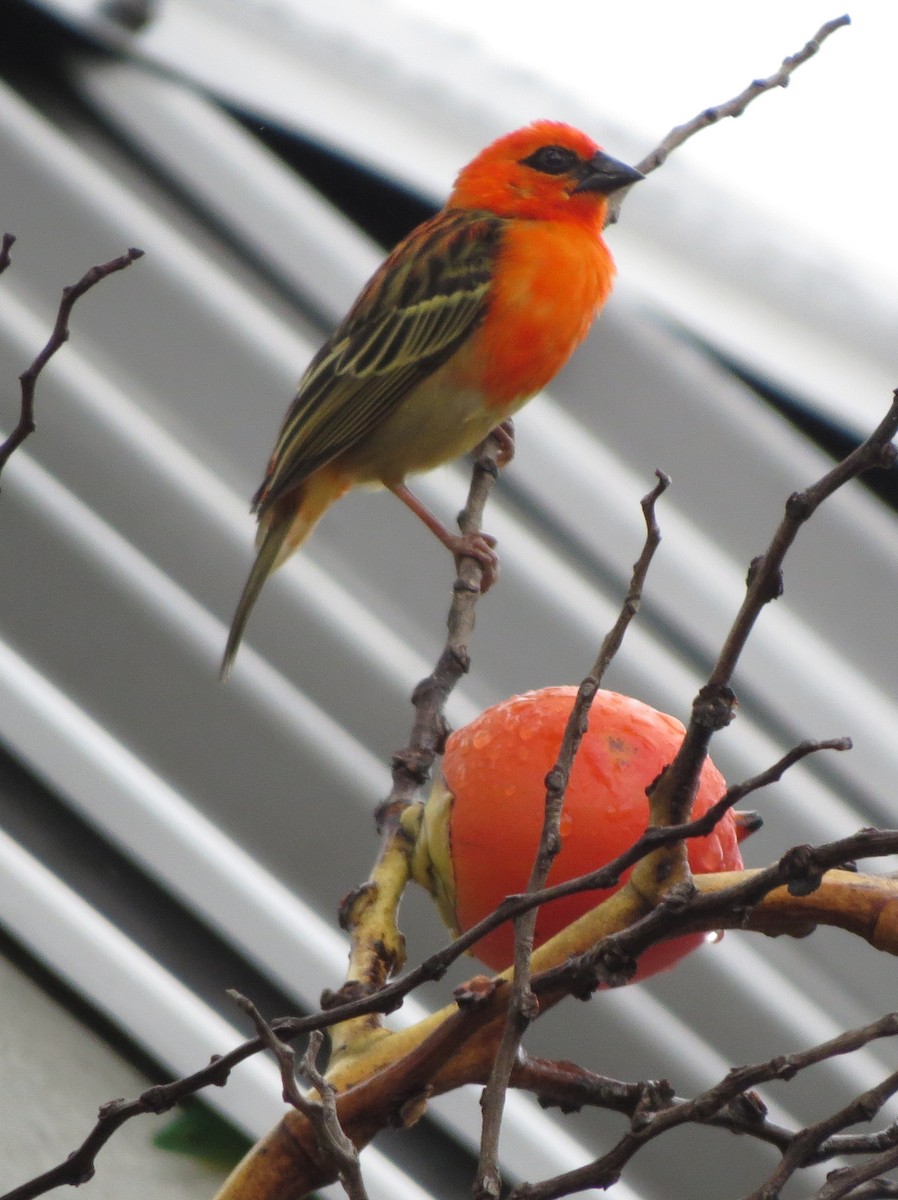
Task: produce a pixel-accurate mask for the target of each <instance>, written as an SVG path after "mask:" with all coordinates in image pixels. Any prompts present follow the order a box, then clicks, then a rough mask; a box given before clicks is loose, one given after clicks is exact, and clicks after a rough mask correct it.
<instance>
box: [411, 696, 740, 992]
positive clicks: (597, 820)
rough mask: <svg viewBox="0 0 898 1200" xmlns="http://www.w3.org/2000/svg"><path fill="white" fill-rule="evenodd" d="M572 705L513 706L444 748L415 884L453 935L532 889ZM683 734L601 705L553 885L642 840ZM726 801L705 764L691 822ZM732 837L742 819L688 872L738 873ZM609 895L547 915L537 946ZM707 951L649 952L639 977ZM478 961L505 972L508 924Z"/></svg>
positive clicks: (611, 704) (523, 699)
mask: <svg viewBox="0 0 898 1200" xmlns="http://www.w3.org/2000/svg"><path fill="white" fill-rule="evenodd" d="M575 695H576V688H573V687H550V688H543V689H542V690H541V691H537V692H527V693H526V694H525V695H523V696H513V697H512V698H511V699H510V700H506V701H504V702H503V703H501V704H497V705H495V707H493V708H490V709H487V711H486V712H484V713H482V714H481V715H480V716H479V717H477V719H476V720H474V721H472V722H471V724H470V725H467V726H465V728H464V729H459V730H458V731H457V732H456V733H454V734H453V735H452V736H451V737H450V738H449V740H448V742H447V744H446V752H445V755H444V758H443V763H442V779H438V780H437V781H436V783H435V784H434V789H433V792H432V794H431V797H430V799H429V800H428V803H427V805H426V808H425V816H424V827H423V831H422V835H421V837H422V842H421V847H420V849H419V856H418V861H417V863H416V872H415V873H416V877H417V878H418V879H419V880H420V881H421V882H424V883H425V886H428V887H429V888H430V890H431V891H433V893H434V895H435V896H436V899H437V903H438V905H439V907H440V910H441V912H442V915H443V918H444V920H445V921H446V922H447V924H448V925H449V926H450V928H452V929H453V931H454V932H455V933H456V934H457V933H459V932H464V930H466V929H469V928H470V927H471V926H472V925H474V924H476V922H477V921H479V920H481V918H483V917H485V916H487V915H488V914H489V913H491V912H492V911H493V909H495V908H496V907H497V905H498V904H499V903H500V902H501V901H502V900H503V899H504V897H505V896H507V895H509V894H511V893H512V892H522V891H523V890H524V889H525V887H526V885H527V879H528V876H529V874H530V869H531V867H532V865H533V859H534V855H535V854H536V847H537V844H538V841H539V835H540V830H541V828H542V821H543V810H544V805H545V792H546V788H545V777H546V774H547V773H548V772H549V771H550V770H551V769H552V767H553V765H554V763H555V759H556V757H557V754H558V748H559V746H560V744H561V738H562V735H563V733H564V727H565V723H566V721H567V718H568V715H569V713H570V711H571V706H572V704H573V701H574V697H575ZM683 732H684V730H683V726H682V725H681V724H680V722H679V721H677V720H676V719H675V718H673V717H669V716H667V715H666V714H665V713H660V712H657V711H656V710H655V709H653V708H650V707H649V706H648V705H647V704H642V703H641V702H640V701H639V700H633V699H631V698H630V697H628V696H620V695H618V694H617V693H615V692H604V691H600V692H599V693H598V694H597V695H596V698H595V700H594V702H593V706H592V710H591V713H590V719H589V729H588V731H587V733H586V735H585V736H584V738H583V742H582V744H581V747H580V750H579V753H578V755H577V759H576V762H575V764H574V768H573V772H572V774H571V780H570V784H569V786H568V790H567V795H566V797H565V803H564V811H563V813H562V817H561V839H562V849H561V852H560V853H559V855H558V857H557V858H556V860H555V863H554V865H553V867H552V871H551V873H550V875H549V882H550V883H558V882H560V881H562V880H565V879H571V878H573V877H575V876H577V875H583V874H585V873H586V872H588V871H592V870H595V869H596V868H597V867H600V866H603V865H604V864H605V863H607V862H609V861H610V860H611V859H612V858H615V857H616V856H617V855H618V854H620V853H622V852H623V851H624V850H626V849H627V848H628V847H629V846H630V845H632V843H633V842H634V841H636V839H637V838H638V837H639V836H640V834H642V833H643V831H644V830H645V828H646V825H647V824H648V800H647V798H646V794H645V790H646V788H647V787H648V786H649V784H650V783H652V781H653V780H654V779H656V778H657V776H658V775H659V774H660V772H661V770H662V769H663V768H664V767H665V766H666V765H667V764H668V763H669V762H670V761H671V760H672V759H673V757H674V755H675V754H676V752H677V750H678V748H679V746H680V743H681V741H682V739H683ZM725 790H726V784H725V782H724V779H723V776H722V775H721V774H720V772H719V771H718V770H717V768H716V767H715V766H714V765H713V764H712V763H711V762H710V761H707V762H706V763H705V766H704V769H703V770H702V774H701V778H700V783H699V789H698V794H697V795H696V798H695V804H694V807H693V815H694V816H700V815H701V814H702V813H704V812H706V811H707V809H708V808H710V807H711V805H712V804H714V803H715V801H717V800H718V799H719V798H720V797H721V795H722V794H723V792H724V791H725ZM749 831H750V830H749ZM737 833H738V825H737V819H736V818H735V817H734V815H733V814H732V813H731V812H728V813H727V814H726V816H725V817H724V818H723V819H722V820H721V821H720V822H719V823H718V825H717V827H716V828H715V830H714V831H713V833H711V834H709V835H708V836H707V837H704V838H693V839H691V840H690V841H689V843H688V855H689V863H690V866H691V868H692V870H693V871H694V872H695V873H696V874H701V873H703V872H709V871H733V870H739V869H741V867H742V857H741V855H740V853H739V848H738V845H737ZM743 836H744V833H743ZM614 890H616V889H612V891H614ZM610 894H611V892H584V893H582V894H580V895H576V896H570V897H567V898H565V899H562V900H556V901H553V902H552V903H551V904H548V905H544V906H543V907H542V908H541V909H540V912H539V918H538V920H537V925H536V945H537V946H538V945H540V944H541V943H542V942H544V941H546V940H547V939H548V938H550V937H552V936H553V935H554V934H555V933H558V932H559V930H561V929H563V928H564V927H565V926H566V925H568V924H570V922H571V921H573V920H575V919H576V918H577V917H579V916H581V915H582V914H583V913H584V912H587V911H588V910H589V909H590V908H593V907H594V906H595V905H596V904H597V903H599V901H600V900H602V899H604V897H605V896H607V895H610ZM703 940H704V936H703V935H701V934H697V935H690V936H688V937H681V938H677V939H675V940H672V941H669V942H664V943H661V944H660V945H658V946H654V947H652V948H651V949H650V950H648V951H647V952H646V953H645V954H644V955H643V956H642V958H641V959H640V962H639V970H638V971H637V975H636V978H645V977H646V976H648V975H652V974H654V973H655V972H656V971H661V970H665V969H666V968H668V967H671V966H673V964H674V963H675V962H676V961H677V960H678V959H680V958H682V957H683V955H684V954H688V953H689V951H690V950H693V949H694V948H695V947H696V946H698V945H700V944H701V942H702V941H703ZM472 953H474V955H475V956H476V957H477V958H479V959H481V960H482V961H483V962H485V963H486V964H487V965H488V966H490V967H493V968H494V969H497V970H498V969H502V968H504V967H506V966H508V965H509V963H510V962H511V961H512V958H513V957H514V948H513V930H512V925H511V923H510V922H507V923H506V924H504V925H502V926H500V927H499V928H498V929H496V930H494V931H493V932H492V933H489V934H487V935H486V936H485V937H484V938H482V939H481V940H480V941H479V942H478V943H477V945H476V946H475V947H474V949H473V951H472Z"/></svg>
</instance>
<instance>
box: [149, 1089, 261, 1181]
mask: <svg viewBox="0 0 898 1200" xmlns="http://www.w3.org/2000/svg"><path fill="white" fill-rule="evenodd" d="M153 1145H155V1146H158V1147H159V1149H160V1150H167V1151H169V1152H170V1153H172V1154H187V1155H189V1156H190V1157H191V1158H197V1159H200V1160H201V1161H203V1162H206V1163H209V1164H210V1165H213V1166H216V1167H233V1166H234V1165H235V1164H236V1163H238V1162H239V1161H240V1159H241V1158H242V1157H243V1156H244V1154H245V1153H246V1152H247V1150H248V1149H249V1148H250V1146H251V1145H252V1141H251V1139H250V1138H248V1137H247V1136H246V1134H245V1133H243V1132H242V1131H241V1130H239V1129H237V1128H236V1126H234V1125H232V1124H231V1123H230V1121H228V1120H226V1119H225V1118H224V1117H222V1116H220V1115H219V1114H218V1113H217V1112H215V1111H214V1110H213V1109H211V1108H208V1107H207V1106H206V1105H205V1104H200V1103H199V1102H198V1101H195V1100H194V1101H188V1102H187V1103H185V1104H183V1105H181V1106H180V1107H179V1108H178V1109H177V1110H176V1113H175V1116H174V1117H173V1118H172V1120H171V1121H169V1122H168V1124H167V1125H166V1126H165V1127H164V1129H161V1130H160V1131H159V1132H158V1133H157V1134H156V1135H155V1136H154V1138H153Z"/></svg>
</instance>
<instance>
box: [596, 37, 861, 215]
mask: <svg viewBox="0 0 898 1200" xmlns="http://www.w3.org/2000/svg"><path fill="white" fill-rule="evenodd" d="M850 24H851V18H850V17H849V16H848V15H847V13H846V14H845V16H842V17H836V18H835V19H834V20H832V21H827V22H826V24H825V25H821V26H820V28H819V29H818V30H817V32H816V33H815V34H814V36H813V37H812V38H811V40H810V41H809V42H806V43H805V45H804V46H803V47H802V48H801V50H799V51H798V53H797V54H790V55H789V56H788V57H787V58H784V59H783V61H782V63H781V64H780V66H779V69H778V70H776V71H774V72H773V74H772V75H769V76H768V77H767V78H766V79H754V80H752V82H751V83H750V84H749V85H748V87H747V88H745V89H744V90H743V91H741V92H740V93H739V95H738V96H733V98H732V99H731V100H726V101H724V103H723V104H715V105H713V106H712V107H711V108H706V109H703V110H702V112H700V113H698V114H697V115H696V116H694V117H693V118H692V119H691V120H690V121H686V122H684V123H683V124H682V125H675V126H674V128H673V129H671V131H670V133H668V134H667V136H666V137H664V138H663V139H662V140H661V142H659V144H658V145H657V146H656V147H655V149H654V150H652V151H651V153H649V154H647V155H646V156H645V158H644V159H643V160H642V161H641V162H639V163H637V164H636V169H637V170H638V171H641V172H642V174H643V175H649V174H651V172H652V171H656V170H657V169H658V167H660V166H663V165H664V163H665V162H666V161H667V159H668V157H669V156H670V154H671V153H672V152H673V151H674V150H677V149H679V147H680V146H682V145H683V144H684V142H688V141H689V139H690V138H691V137H694V136H695V135H696V134H697V133H700V132H701V130H703V129H707V128H708V126H709V125H716V124H717V122H718V121H721V120H723V119H724V118H725V117H741V116H742V114H743V113H744V112H745V110H746V109H747V108H748V106H749V104H751V103H752V102H753V101H755V100H757V99H758V97H759V96H763V95H764V93H765V92H770V91H773V90H774V89H775V88H784V87H788V86H789V80H790V78H791V76H792V74H793V72H794V71H796V70H797V69H798V68H799V67H800V66H801V65H802V64H803V63H806V62H807V61H808V59H809V58H813V57H814V55H815V54H816V53H817V51H818V50H819V49H820V47H821V46H822V45H823V43H824V42H825V41H826V39H827V38H828V37H829V36H830V34H833V33H835V32H836V30H837V29H841V28H842V27H843V26H844V25H850ZM629 190H630V189H629V188H624V189H622V190H621V191H619V192H616V193H615V194H614V196H613V197H612V199H611V203H610V204H609V206H608V215H607V217H606V220H605V223H606V225H613V224H614V223H615V222H616V221H617V219H618V217H619V216H620V209H621V205H622V204H623V202H624V199H625V197H626V195H627V192H629Z"/></svg>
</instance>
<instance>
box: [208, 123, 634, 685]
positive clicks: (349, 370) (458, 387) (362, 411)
mask: <svg viewBox="0 0 898 1200" xmlns="http://www.w3.org/2000/svg"><path fill="white" fill-rule="evenodd" d="M640 178H641V176H640V175H639V172H638V171H635V170H634V169H633V168H632V167H628V166H625V165H624V164H623V163H619V162H617V161H616V160H615V159H613V158H610V157H609V156H608V155H606V154H605V153H604V152H603V151H602V150H601V149H600V147H599V146H597V145H596V143H595V142H593V141H592V139H591V138H589V137H587V135H586V134H585V133H581V132H580V131H579V130H576V129H573V128H571V126H569V125H564V124H561V123H560V122H556V121H537V122H535V123H534V124H533V125H528V126H527V127H526V128H524V129H519V130H517V131H516V132H514V133H510V134H508V135H506V136H505V137H502V138H499V139H498V141H496V142H493V143H492V145H490V146H487V148H486V149H485V150H483V151H482V152H481V153H480V154H479V155H478V156H477V157H476V158H475V159H474V160H473V161H472V162H471V163H469V164H468V166H466V167H464V168H463V169H462V171H461V172H460V173H459V176H458V179H457V180H456V183H455V187H454V188H453V190H452V193H451V195H450V196H449V199H448V201H447V202H446V205H445V207H444V208H443V209H441V211H440V212H439V213H437V215H436V216H435V217H433V218H432V219H431V220H429V221H425V222H424V224H423V225H420V226H419V227H418V228H417V229H415V230H413V231H412V233H410V234H409V235H408V237H406V238H405V239H404V240H403V241H402V242H400V243H399V245H398V246H397V247H396V248H395V249H394V250H393V252H392V253H391V254H390V256H389V257H388V258H387V260H386V261H385V262H384V263H383V265H382V266H381V267H380V268H379V270H378V271H377V272H376V273H375V274H374V276H373V277H372V278H371V280H370V281H369V282H368V284H367V285H366V286H365V287H364V288H363V289H362V292H361V293H360V295H359V297H358V299H357V300H356V302H355V304H354V305H353V306H352V308H351V309H350V311H349V313H348V314H347V316H346V317H345V318H344V320H343V321H342V322H341V324H340V325H339V327H338V328H337V329H336V330H335V332H334V333H333V335H332V336H331V337H330V338H329V339H328V340H327V342H325V344H324V345H323V346H322V347H321V349H320V350H319V351H318V353H317V354H316V355H315V357H314V358H313V359H312V362H311V363H310V364H309V367H308V369H307V370H306V372H305V374H304V375H303V377H302V379H301V380H300V383H299V388H298V390H297V394H296V397H295V399H294V401H293V403H292V405H291V406H290V408H289V410H288V412H287V415H286V416H285V418H284V422H283V425H282V426H281V431H280V434H279V436H278V440H277V444H276V445H275V448H274V452H273V453H272V456H271V460H270V462H269V464H268V470H267V471H266V474H265V479H264V481H263V483H262V486H261V487H260V488H259V491H258V492H257V493H256V496H255V499H254V502H253V508H254V510H255V511H256V512H257V513H258V516H259V534H258V539H257V545H258V553H257V557H256V561H255V564H254V566H253V569H252V571H251V572H250V575H249V578H248V579H247V582H246V586H245V587H244V590H243V594H242V596H241V598H240V603H239V605H238V607H237V612H236V614H235V616H234V621H233V623H232V626H231V631H230V635H229V637H228V644H227V648H226V650H225V654H224V659H223V662H222V675H223V676H226V675H227V673H228V671H229V669H230V665H231V663H232V661H233V658H234V655H235V654H236V652H237V647H238V646H239V644H240V639H241V637H242V635H243V631H244V629H245V627H246V622H247V619H248V617H249V614H250V611H251V609H252V606H253V604H254V603H255V600H256V598H257V597H258V594H259V592H260V591H261V588H262V585H263V584H264V582H265V580H266V579H267V577H268V576H269V575H270V574H271V572H272V571H273V570H274V569H275V568H276V567H277V566H278V565H279V564H280V563H281V562H283V561H284V559H285V558H287V557H288V556H289V555H290V554H291V553H292V552H293V551H294V550H295V549H297V547H298V546H300V545H301V544H302V542H303V541H304V540H305V539H306V538H307V537H308V535H309V534H310V533H311V531H312V529H313V528H314V526H315V524H316V522H317V521H318V519H319V518H320V517H321V515H322V513H323V512H324V511H325V509H327V508H328V507H329V505H330V504H332V503H333V502H334V500H337V499H339V498H340V496H342V495H344V494H345V493H346V492H347V491H348V490H349V488H351V487H354V486H355V485H356V484H371V483H381V484H383V485H384V486H386V487H388V488H390V490H391V491H393V492H394V493H395V494H396V495H397V496H398V497H399V498H400V499H401V500H403V501H404V502H405V503H406V504H408V505H409V507H411V508H412V509H413V511H415V512H416V513H417V514H418V516H420V517H421V518H422V520H424V521H425V523H426V524H427V525H428V526H429V528H430V529H431V530H433V532H434V533H435V534H436V535H437V537H438V538H439V539H440V540H441V541H442V542H443V543H444V544H445V545H446V546H448V547H449V549H450V550H451V551H452V553H453V554H454V555H455V556H456V558H458V557H460V556H462V555H464V554H472V555H473V556H474V557H476V558H478V559H480V561H481V562H483V563H484V565H485V568H486V571H485V581H484V582H485V586H489V582H490V579H491V577H492V573H493V571H494V569H495V563H496V558H495V554H494V552H493V550H492V545H493V539H491V538H488V537H486V536H484V535H477V536H476V537H474V538H462V537H461V536H460V535H458V534H452V533H450V532H449V531H448V530H447V529H446V528H445V527H444V526H443V525H442V524H441V522H440V521H439V520H438V519H437V518H436V517H435V516H434V515H433V514H432V513H429V512H428V511H427V510H426V509H425V508H424V507H423V505H422V504H421V503H420V502H419V501H418V500H417V499H416V498H415V497H414V496H413V495H412V493H411V492H410V491H409V490H408V488H407V487H406V486H405V482H404V481H405V478H406V476H407V475H410V474H414V473H415V472H420V471H426V470H430V469H431V468H433V467H436V466H439V465H440V464H441V463H445V462H449V461H450V460H452V459H454V458H457V457H459V456H460V455H462V454H464V453H466V452H467V451H469V450H471V449H473V448H474V446H476V445H477V444H478V442H480V441H482V440H483V438H485V437H486V436H487V434H488V433H490V432H491V431H492V430H493V429H495V428H497V427H498V426H501V425H502V424H503V422H505V421H507V420H508V419H509V417H511V416H512V415H513V414H514V413H515V412H516V411H517V410H518V409H519V408H520V407H521V406H522V405H523V404H524V403H525V402H526V401H527V400H529V399H530V397H531V396H533V395H534V394H535V393H536V392H538V391H539V390H540V389H541V388H543V387H545V385H546V384H547V383H549V381H550V380H551V379H552V378H553V377H554V376H555V374H556V373H557V372H558V371H559V370H560V369H561V367H563V366H564V364H565V363H566V362H567V360H568V358H569V357H570V355H571V354H572V353H573V351H574V350H575V349H576V347H577V346H578V345H579V344H580V342H581V341H582V340H583V338H584V337H585V336H586V334H587V332H588V331H589V327H590V325H591V324H592V321H593V319H594V317H595V316H596V314H597V312H598V310H599V309H600V308H601V306H602V305H603V303H604V302H605V300H606V298H607V296H608V293H609V292H610V290H611V283H612V279H613V276H614V263H613V260H612V258H611V255H610V253H609V251H608V249H607V247H606V246H605V243H604V241H603V240H602V236H601V233H602V228H603V225H604V221H605V215H606V211H607V203H608V197H609V196H610V195H612V194H613V193H614V192H615V191H617V190H618V189H620V188H622V187H627V186H629V185H630V184H632V183H634V182H635V181H636V180H638V179H640Z"/></svg>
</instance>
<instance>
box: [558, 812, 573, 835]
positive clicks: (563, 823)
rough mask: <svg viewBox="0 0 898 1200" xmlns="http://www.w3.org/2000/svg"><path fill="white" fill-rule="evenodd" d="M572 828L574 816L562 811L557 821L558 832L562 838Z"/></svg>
mask: <svg viewBox="0 0 898 1200" xmlns="http://www.w3.org/2000/svg"><path fill="white" fill-rule="evenodd" d="M573 828H574V818H573V817H572V816H571V814H570V813H569V812H562V814H561V819H560V820H559V822H558V832H559V833H560V834H561V836H562V837H563V838H566V837H567V836H568V834H569V833H570V832H571V830H572V829H573Z"/></svg>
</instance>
